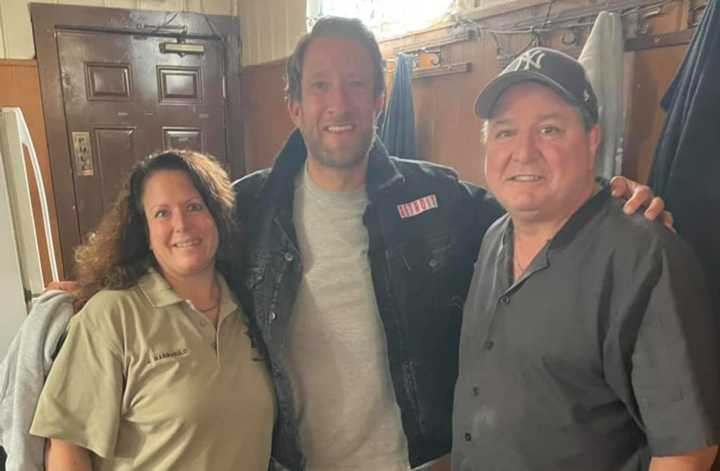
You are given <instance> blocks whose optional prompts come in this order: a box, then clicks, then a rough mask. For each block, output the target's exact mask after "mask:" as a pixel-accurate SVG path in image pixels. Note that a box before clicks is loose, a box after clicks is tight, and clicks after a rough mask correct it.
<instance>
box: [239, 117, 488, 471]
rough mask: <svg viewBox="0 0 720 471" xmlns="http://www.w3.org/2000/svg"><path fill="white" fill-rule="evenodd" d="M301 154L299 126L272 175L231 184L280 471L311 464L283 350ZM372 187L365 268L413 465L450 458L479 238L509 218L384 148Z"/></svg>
mask: <svg viewBox="0 0 720 471" xmlns="http://www.w3.org/2000/svg"><path fill="white" fill-rule="evenodd" d="M305 158H306V148H305V144H304V141H303V139H302V136H301V135H300V133H299V132H298V131H295V132H294V133H293V134H291V136H290V138H289V139H288V141H287V143H286V144H285V147H284V148H283V150H282V151H281V152H280V155H279V156H278V158H277V160H276V162H275V165H274V166H273V168H272V169H266V170H261V171H258V172H255V173H253V174H250V175H247V176H245V177H243V178H242V179H240V180H238V181H236V182H235V183H234V188H235V190H236V194H237V211H238V219H239V221H240V222H241V224H242V226H243V231H244V234H245V236H246V238H245V240H244V242H243V243H244V247H245V249H246V250H245V254H246V255H245V257H246V259H245V260H244V261H243V264H242V266H243V267H244V269H243V270H242V273H238V275H240V276H237V277H236V280H235V281H234V285H235V288H236V291H237V292H238V293H240V297H241V299H242V300H243V303H244V304H245V307H246V309H247V312H250V313H251V322H250V325H251V335H252V336H253V337H254V338H255V340H256V341H257V342H258V347H259V348H260V349H261V351H263V353H264V355H265V360H266V362H267V366H268V369H269V371H270V374H271V376H272V379H273V382H274V384H275V392H276V395H277V401H278V408H277V409H278V418H277V422H276V424H275V431H274V435H273V453H272V456H273V467H274V469H277V470H290V471H300V470H303V469H304V462H305V460H304V457H303V455H302V452H301V450H300V447H299V441H298V436H297V435H298V425H297V421H296V417H297V414H296V404H294V403H293V395H292V389H291V385H290V380H289V374H288V373H289V372H288V350H287V343H288V327H289V319H290V316H292V313H293V305H294V303H295V299H296V296H297V292H298V286H299V284H300V279H301V276H302V272H303V270H302V259H301V257H300V252H299V250H298V244H297V237H296V235H295V227H294V223H293V215H292V210H293V195H294V186H295V184H294V183H295V176H296V175H297V173H298V172H299V171H301V169H302V168H303V165H304V162H305ZM366 186H367V194H368V200H369V203H368V206H367V209H366V211H365V214H364V216H363V223H364V224H365V226H366V227H367V230H368V235H369V250H368V254H369V255H368V256H369V262H370V269H371V272H372V279H373V285H374V290H375V296H376V298H377V304H378V309H379V312H380V317H381V319H382V323H383V326H384V329H385V336H386V339H387V352H388V360H389V366H390V374H391V377H392V383H393V386H394V390H395V397H396V400H397V404H398V406H399V408H400V411H401V417H402V425H403V430H404V432H405V435H406V437H407V442H408V451H409V460H410V464H411V465H412V466H413V467H414V466H418V465H420V464H422V463H425V462H427V461H430V460H433V459H435V458H438V457H440V456H442V455H444V454H447V453H448V452H449V451H450V446H451V418H452V402H453V389H454V386H455V381H456V378H457V359H458V344H459V335H460V323H461V319H462V308H463V303H464V301H465V295H466V293H467V290H468V286H469V283H470V278H471V277H472V273H473V265H474V262H475V259H476V257H477V253H478V249H479V246H480V241H481V239H482V236H483V234H484V233H485V230H486V229H487V228H488V227H489V226H490V224H491V223H492V222H493V221H494V220H495V219H497V217H498V216H499V215H500V214H501V212H502V211H501V209H500V207H499V206H498V204H497V203H496V202H495V201H494V200H492V199H491V198H489V197H488V196H487V194H486V193H485V192H484V191H483V190H482V189H480V188H477V187H474V186H472V185H469V184H466V183H461V182H459V181H458V179H457V176H456V174H455V173H454V172H453V171H452V170H451V169H449V168H446V167H442V166H439V165H435V164H431V163H427V162H419V161H409V160H402V159H398V158H395V157H390V156H388V154H387V151H386V150H385V148H384V146H383V145H382V144H381V143H380V142H379V141H376V143H375V144H374V146H373V148H372V149H371V152H370V156H369V160H368V172H367V179H366ZM351 426H352V424H348V427H351Z"/></svg>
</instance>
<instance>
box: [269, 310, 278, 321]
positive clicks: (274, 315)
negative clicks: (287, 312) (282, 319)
mask: <svg viewBox="0 0 720 471" xmlns="http://www.w3.org/2000/svg"><path fill="white" fill-rule="evenodd" d="M276 317H277V315H276V314H275V311H272V312H271V313H270V322H272V321H274V320H275V318H276Z"/></svg>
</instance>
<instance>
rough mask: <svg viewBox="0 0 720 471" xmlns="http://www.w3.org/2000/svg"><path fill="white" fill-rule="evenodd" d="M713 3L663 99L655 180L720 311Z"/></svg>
mask: <svg viewBox="0 0 720 471" xmlns="http://www.w3.org/2000/svg"><path fill="white" fill-rule="evenodd" d="M718 3H720V2H717V1H711V2H709V3H708V5H707V7H706V10H705V12H704V16H703V19H702V21H701V23H700V26H699V27H698V28H697V30H696V31H695V35H694V36H693V39H692V41H691V43H690V46H689V47H688V52H687V55H686V56H685V58H684V60H683V62H682V64H681V66H680V69H679V70H678V72H677V74H676V75H675V78H674V79H673V81H672V83H671V84H670V88H669V89H668V91H667V93H666V94H665V97H664V98H663V100H662V102H661V105H662V107H663V108H664V109H665V111H666V112H667V118H666V121H665V126H664V128H663V132H662V134H661V138H660V141H659V143H658V146H657V150H656V151H655V157H654V160H653V167H652V170H651V174H650V181H649V183H650V186H651V187H652V188H653V190H654V191H655V193H656V194H658V195H660V196H662V197H663V199H664V200H665V203H666V205H667V207H668V209H669V210H670V211H671V212H672V213H673V216H674V217H675V227H676V228H677V230H678V232H679V233H680V235H681V236H682V237H683V238H684V239H685V240H687V241H688V242H689V243H690V245H692V247H693V248H694V249H695V251H696V253H697V255H698V257H699V258H700V261H701V263H702V265H703V268H704V270H705V272H706V275H707V281H708V287H709V288H710V291H711V294H712V295H713V296H714V308H715V312H716V313H718V314H720V7H718Z"/></svg>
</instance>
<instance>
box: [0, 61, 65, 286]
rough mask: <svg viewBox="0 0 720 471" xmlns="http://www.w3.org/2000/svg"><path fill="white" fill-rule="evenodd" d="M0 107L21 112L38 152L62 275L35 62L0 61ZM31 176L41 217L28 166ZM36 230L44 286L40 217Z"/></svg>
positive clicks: (36, 205)
mask: <svg viewBox="0 0 720 471" xmlns="http://www.w3.org/2000/svg"><path fill="white" fill-rule="evenodd" d="M0 106H12V107H19V108H20V109H22V112H23V115H24V116H25V121H27V124H28V128H29V129H30V134H31V137H32V140H33V144H34V146H35V152H37V155H38V160H39V163H40V171H41V172H42V177H43V184H44V185H45V196H46V197H47V199H48V206H49V210H50V221H51V226H52V233H53V241H54V244H55V248H56V249H55V253H56V259H57V263H58V268H59V270H60V275H61V277H62V275H63V267H62V260H61V258H60V257H59V255H60V240H59V238H58V232H57V213H56V211H55V198H54V196H53V191H52V176H51V173H50V161H49V159H48V148H47V139H46V137H45V118H44V115H43V109H42V103H41V102H40V80H39V76H38V69H37V63H36V62H35V61H31V60H0ZM28 175H29V176H30V179H31V182H30V188H31V199H32V204H33V213H34V214H35V215H40V214H42V213H41V211H40V199H39V197H38V193H37V190H36V183H35V180H34V174H33V172H32V170H31V169H30V167H29V166H28ZM35 231H36V232H37V234H38V238H39V242H40V244H39V245H40V246H39V249H40V258H41V261H42V264H43V278H44V280H45V282H46V283H47V282H48V281H50V280H51V279H52V276H51V274H50V263H49V258H48V251H47V243H46V239H45V229H44V227H43V226H42V221H41V220H40V218H39V216H38V217H36V220H35Z"/></svg>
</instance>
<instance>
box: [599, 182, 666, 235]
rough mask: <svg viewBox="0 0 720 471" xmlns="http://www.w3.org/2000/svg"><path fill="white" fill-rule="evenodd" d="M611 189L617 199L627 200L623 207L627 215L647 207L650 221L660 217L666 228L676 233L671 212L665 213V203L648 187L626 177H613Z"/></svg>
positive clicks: (645, 214)
mask: <svg viewBox="0 0 720 471" xmlns="http://www.w3.org/2000/svg"><path fill="white" fill-rule="evenodd" d="M610 188H611V189H612V195H613V196H614V197H615V198H627V202H626V203H625V206H624V207H623V210H624V211H625V214H635V213H636V212H637V211H638V210H639V209H640V208H642V207H643V206H647V209H645V212H644V213H643V214H644V216H645V218H647V219H648V220H650V221H654V220H655V219H657V218H658V216H659V217H660V222H662V223H663V224H664V225H665V227H667V228H668V229H670V230H671V231H673V232H675V228H674V227H673V217H672V214H671V213H670V212H669V211H665V202H664V201H663V200H662V198H660V197H659V196H655V195H654V194H653V192H652V190H651V189H650V187H649V186H647V185H642V184H640V183H638V182H635V181H633V180H629V179H627V178H625V177H613V179H612V180H610Z"/></svg>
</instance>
